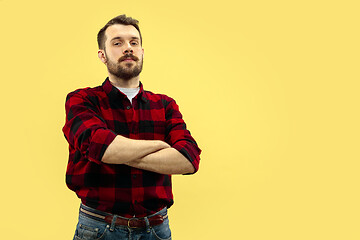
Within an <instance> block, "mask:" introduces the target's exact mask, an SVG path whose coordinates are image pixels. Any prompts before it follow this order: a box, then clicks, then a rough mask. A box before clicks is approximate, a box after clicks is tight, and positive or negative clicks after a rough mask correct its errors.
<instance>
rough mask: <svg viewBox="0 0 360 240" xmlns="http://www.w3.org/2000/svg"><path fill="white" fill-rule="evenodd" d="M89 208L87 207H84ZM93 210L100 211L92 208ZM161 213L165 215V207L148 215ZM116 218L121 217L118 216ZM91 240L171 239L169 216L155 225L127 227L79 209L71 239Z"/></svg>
mask: <svg viewBox="0 0 360 240" xmlns="http://www.w3.org/2000/svg"><path fill="white" fill-rule="evenodd" d="M86 208H88V209H89V207H86ZM92 211H94V212H100V211H98V210H95V209H92ZM157 214H161V215H163V216H164V215H166V214H167V209H166V208H164V209H163V210H161V211H159V212H157V213H155V214H153V215H149V216H148V217H151V216H154V215H157ZM118 218H123V217H121V216H118ZM125 219H127V218H125ZM86 239H88V240H91V239H103V240H117V239H129V240H140V239H141V240H153V239H154V240H171V231H170V228H169V218H168V217H167V218H165V219H164V222H163V223H162V224H160V225H157V226H152V227H151V226H147V227H146V228H128V227H127V226H122V225H119V226H110V224H108V223H106V222H103V221H100V220H95V219H93V218H90V217H88V216H86V215H85V214H84V213H82V212H81V211H80V212H79V222H78V224H77V226H76V231H75V236H74V238H73V240H86Z"/></svg>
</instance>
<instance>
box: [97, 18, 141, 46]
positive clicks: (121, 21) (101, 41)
mask: <svg viewBox="0 0 360 240" xmlns="http://www.w3.org/2000/svg"><path fill="white" fill-rule="evenodd" d="M115 24H122V25H132V26H134V27H135V28H136V30H138V32H139V35H140V43H141V44H142V37H141V32H140V28H139V21H138V20H136V19H134V18H131V17H126V15H125V14H122V15H119V16H117V17H114V18H113V19H111V20H110V21H109V22H108V23H107V24H106V25H105V26H104V27H103V28H102V29H100V31H99V33H98V35H97V41H98V46H99V49H105V41H106V36H105V31H106V29H107V28H108V27H110V26H112V25H115Z"/></svg>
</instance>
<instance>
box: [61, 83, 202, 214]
mask: <svg viewBox="0 0 360 240" xmlns="http://www.w3.org/2000/svg"><path fill="white" fill-rule="evenodd" d="M65 109H66V123H65V126H64V127H63V132H64V135H65V138H66V140H67V141H68V142H69V161H68V166H67V171H66V184H67V186H68V187H69V188H70V189H71V190H73V191H75V192H76V194H77V196H78V197H79V198H81V201H82V203H83V204H85V205H87V206H89V207H92V208H96V209H98V210H101V211H105V212H110V213H113V214H118V215H122V216H126V217H131V216H133V215H136V216H145V215H148V214H152V213H155V212H157V211H159V210H160V209H162V208H164V207H165V206H167V207H170V206H171V205H172V204H173V195H172V189H171V175H163V174H158V173H154V172H150V171H145V170H141V169H137V168H132V167H129V166H127V165H124V164H106V163H103V162H101V159H102V157H103V155H104V152H105V150H106V148H107V147H108V146H109V144H110V143H111V142H112V141H113V140H114V138H115V137H116V135H122V136H124V137H128V138H131V139H145V140H162V141H165V142H167V143H168V144H169V145H171V147H173V148H175V149H177V150H178V151H179V152H180V153H181V154H183V155H184V156H185V157H186V158H187V159H188V160H189V161H190V162H191V163H192V164H193V166H194V167H195V171H197V170H198V168H199V161H200V157H199V155H200V152H201V150H200V149H199V148H198V146H197V144H196V142H195V140H194V139H193V138H192V137H191V135H190V132H189V131H188V130H187V129H186V124H185V122H184V121H183V119H182V115H181V113H180V112H179V107H178V106H177V104H176V103H175V101H174V100H173V99H171V98H169V97H167V96H165V95H161V94H154V93H152V92H149V91H144V89H143V86H142V84H141V83H140V92H139V94H138V95H137V96H136V97H135V98H134V99H133V104H131V103H130V101H129V100H128V98H127V97H126V95H124V94H123V93H122V92H120V91H119V90H118V89H117V88H115V87H114V86H113V85H112V84H111V83H110V81H109V79H106V80H105V82H104V83H103V84H102V86H98V87H95V88H85V89H78V90H76V91H74V92H71V93H69V94H68V96H67V98H66V104H65Z"/></svg>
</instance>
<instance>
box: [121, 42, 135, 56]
mask: <svg viewBox="0 0 360 240" xmlns="http://www.w3.org/2000/svg"><path fill="white" fill-rule="evenodd" d="M133 52H134V51H133V50H132V48H131V46H130V44H129V45H127V46H126V48H125V49H124V52H123V54H129V53H131V54H132V53H133Z"/></svg>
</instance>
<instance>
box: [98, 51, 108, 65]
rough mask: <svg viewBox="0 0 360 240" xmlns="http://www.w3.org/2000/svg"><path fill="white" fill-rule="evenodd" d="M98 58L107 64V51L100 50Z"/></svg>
mask: <svg viewBox="0 0 360 240" xmlns="http://www.w3.org/2000/svg"><path fill="white" fill-rule="evenodd" d="M98 57H99V58H100V60H101V61H102V62H103V63H105V64H106V63H107V59H106V55H105V51H104V50H102V49H99V50H98Z"/></svg>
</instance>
